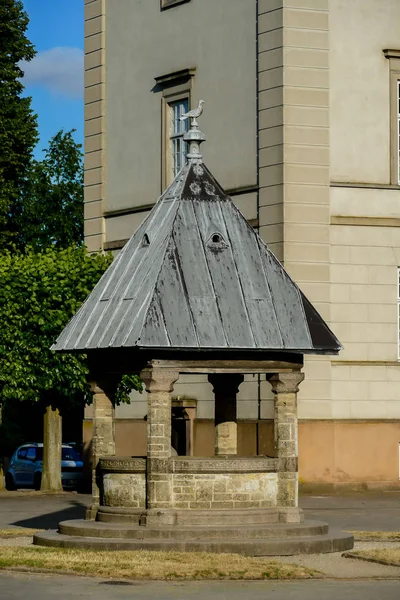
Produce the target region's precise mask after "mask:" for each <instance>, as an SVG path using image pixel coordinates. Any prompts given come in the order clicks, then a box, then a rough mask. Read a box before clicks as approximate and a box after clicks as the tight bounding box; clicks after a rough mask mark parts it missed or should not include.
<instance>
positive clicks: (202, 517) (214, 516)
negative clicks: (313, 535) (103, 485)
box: [97, 506, 279, 526]
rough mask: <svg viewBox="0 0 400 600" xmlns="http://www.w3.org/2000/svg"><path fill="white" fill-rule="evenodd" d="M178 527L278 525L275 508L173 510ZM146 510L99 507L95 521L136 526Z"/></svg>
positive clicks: (277, 514)
mask: <svg viewBox="0 0 400 600" xmlns="http://www.w3.org/2000/svg"><path fill="white" fill-rule="evenodd" d="M173 512H174V514H175V516H176V523H177V524H178V525H183V526H184V525H190V526H192V525H205V526H209V525H224V524H226V525H232V524H233V523H237V524H239V525H240V524H242V525H247V524H248V525H251V524H262V523H278V521H279V513H278V510H277V509H276V508H261V509H260V508H254V509H253V508H247V509H238V510H232V509H229V510H175V511H173ZM145 513H146V509H137V508H136V509H135V508H131V509H129V508H117V507H108V506H100V508H99V511H98V513H97V520H98V521H100V522H102V523H132V524H138V523H139V520H140V517H141V515H143V514H145Z"/></svg>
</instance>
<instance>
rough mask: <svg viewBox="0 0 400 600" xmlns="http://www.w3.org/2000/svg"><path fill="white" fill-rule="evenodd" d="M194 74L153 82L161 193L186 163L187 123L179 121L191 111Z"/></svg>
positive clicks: (176, 74)
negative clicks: (158, 112) (158, 113)
mask: <svg viewBox="0 0 400 600" xmlns="http://www.w3.org/2000/svg"><path fill="white" fill-rule="evenodd" d="M195 73H196V68H195V67H190V68H187V69H181V70H180V71H174V72H172V73H165V74H164V75H159V76H158V77H155V78H154V79H155V82H156V85H155V86H154V88H153V90H154V91H155V92H160V94H161V120H162V125H161V132H162V141H161V192H163V191H164V190H165V188H166V187H168V185H169V184H170V183H172V181H173V180H174V178H175V177H176V175H177V174H178V173H179V171H180V169H181V168H182V167H183V166H184V164H185V162H186V155H187V144H186V143H185V142H184V141H183V136H184V134H185V132H186V131H187V130H188V126H189V123H188V121H187V120H185V121H180V119H179V118H180V116H181V115H182V114H184V113H185V112H187V111H188V110H190V98H191V95H192V87H193V82H194V77H195Z"/></svg>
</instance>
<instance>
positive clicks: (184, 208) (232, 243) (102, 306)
mask: <svg viewBox="0 0 400 600" xmlns="http://www.w3.org/2000/svg"><path fill="white" fill-rule="evenodd" d="M105 348H108V349H112V348H138V349H180V350H195V351H196V350H207V349H214V350H216V349H221V350H244V351H247V350H248V351H257V350H263V351H273V350H276V351H283V352H295V353H316V354H325V353H329V354H336V353H337V352H338V351H339V350H340V349H341V345H340V343H339V341H338V340H337V338H336V337H335V335H334V334H333V333H332V331H331V330H330V329H329V327H328V326H327V324H326V323H325V322H324V320H323V319H322V317H321V316H320V315H319V314H318V313H317V311H316V310H315V309H314V307H313V306H312V305H311V303H310V302H309V301H308V300H307V299H306V298H305V296H304V295H303V294H302V292H301V291H300V289H299V288H298V286H297V285H296V284H295V283H294V281H293V280H292V279H291V278H290V276H289V275H288V274H287V272H286V271H285V270H284V268H283V266H282V265H281V264H280V262H279V261H278V260H277V259H276V258H275V256H274V255H273V254H272V252H270V251H269V250H268V248H267V246H266V245H265V244H264V242H263V241H262V240H261V238H260V237H259V235H258V234H257V232H256V231H255V230H254V229H253V228H252V227H251V226H250V225H249V224H248V222H247V221H246V219H245V218H244V217H243V215H242V214H241V213H240V211H239V210H238V209H237V208H236V206H235V205H234V204H233V202H232V201H231V200H230V198H229V197H228V196H227V195H226V193H225V192H224V191H223V189H222V188H221V186H220V185H219V184H218V183H217V181H216V180H215V179H214V177H213V176H212V174H211V173H210V172H209V170H208V169H207V167H206V166H205V165H204V164H203V163H202V162H201V161H195V162H190V163H189V164H188V165H186V166H185V167H184V168H183V169H182V171H181V172H180V173H179V175H178V176H177V178H176V179H175V181H174V182H173V184H172V185H171V186H170V187H169V188H168V189H167V190H166V192H165V193H164V194H163V195H162V196H161V198H160V199H159V201H158V202H157V204H156V205H155V206H154V208H153V210H152V211H151V213H150V215H149V216H148V217H147V219H146V220H145V221H144V222H143V224H142V225H141V226H140V227H139V229H138V230H137V231H136V232H135V233H134V235H133V236H132V238H131V239H130V240H129V242H128V243H127V244H126V245H125V247H124V248H123V250H122V251H121V252H120V254H119V255H118V256H117V258H116V259H115V260H114V262H113V263H112V265H111V266H110V267H109V269H108V270H107V271H106V273H105V274H104V275H103V277H102V278H101V280H100V281H99V283H98V284H97V286H96V287H95V289H94V290H93V292H92V293H91V294H90V296H89V297H88V298H87V300H86V301H85V303H84V304H83V305H82V307H81V308H80V310H79V311H78V312H77V314H76V315H75V316H74V317H73V319H72V320H71V321H70V323H69V324H68V325H67V327H66V328H65V329H64V331H63V332H62V333H61V335H60V337H59V338H58V340H57V342H56V343H55V345H54V346H53V349H54V350H57V351H88V350H95V349H105Z"/></svg>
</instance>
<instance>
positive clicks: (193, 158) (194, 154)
mask: <svg viewBox="0 0 400 600" xmlns="http://www.w3.org/2000/svg"><path fill="white" fill-rule="evenodd" d="M203 106H204V100H200V102H199V106H198V107H197V108H195V109H194V110H190V111H189V112H187V113H185V114H184V115H182V116H181V117H180V120H181V121H184V120H185V119H190V120H191V123H190V129H189V131H187V132H186V133H185V135H184V136H183V139H184V140H185V142H188V144H189V152H188V154H187V159H188V162H189V163H200V162H202V161H203V156H202V154H201V152H200V144H201V143H202V142H204V141H205V139H206V136H205V135H204V133H202V132H201V131H200V129H199V124H198V123H197V119H198V118H199V117H200V116H201V115H202V114H203Z"/></svg>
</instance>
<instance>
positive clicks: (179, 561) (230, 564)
mask: <svg viewBox="0 0 400 600" xmlns="http://www.w3.org/2000/svg"><path fill="white" fill-rule="evenodd" d="M10 567H12V568H15V567H23V568H25V569H26V568H28V569H32V570H36V569H39V570H41V569H43V570H49V571H63V572H64V573H75V574H78V575H89V576H97V577H112V578H118V579H121V578H127V579H156V580H174V579H175V580H184V579H207V580H210V579H211V580H212V579H214V580H215V579H241V580H244V579H310V578H313V577H318V576H319V573H318V572H317V571H314V570H312V569H307V568H306V567H301V566H297V565H292V564H284V563H280V562H279V561H277V560H269V559H267V558H253V557H247V556H241V555H239V554H208V553H200V552H199V553H197V552H185V553H182V552H148V551H137V552H136V551H115V552H103V551H97V550H72V549H62V548H61V549H60V548H41V547H36V546H34V547H7V546H3V547H2V548H1V551H0V568H1V569H7V568H10Z"/></svg>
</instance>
